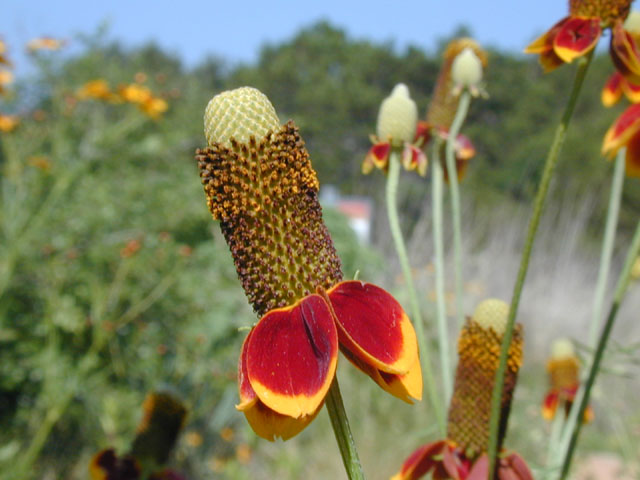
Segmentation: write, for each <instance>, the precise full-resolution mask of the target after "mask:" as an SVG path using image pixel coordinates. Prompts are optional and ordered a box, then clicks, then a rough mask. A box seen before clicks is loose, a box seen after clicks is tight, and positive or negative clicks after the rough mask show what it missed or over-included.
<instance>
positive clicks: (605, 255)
mask: <svg viewBox="0 0 640 480" xmlns="http://www.w3.org/2000/svg"><path fill="white" fill-rule="evenodd" d="M626 152H627V149H626V148H621V149H620V151H619V152H618V156H617V157H616V162H615V167H614V170H613V178H612V180H611V194H610V197H609V208H608V209H607V220H606V224H605V229H604V237H603V240H602V252H601V254H600V267H599V270H598V281H597V283H596V291H595V295H594V299H593V316H592V317H591V325H590V326H589V343H588V345H589V347H592V348H593V347H595V343H596V336H597V334H598V326H599V325H600V316H601V315H602V305H603V303H604V296H605V293H606V291H607V280H608V278H609V269H610V267H611V257H612V255H613V243H614V240H615V238H616V226H617V224H618V213H619V212H620V201H621V199H622V185H623V183H624V158H625V154H626Z"/></svg>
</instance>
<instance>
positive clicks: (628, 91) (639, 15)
mask: <svg viewBox="0 0 640 480" xmlns="http://www.w3.org/2000/svg"><path fill="white" fill-rule="evenodd" d="M624 28H625V30H626V31H627V32H628V33H629V35H630V36H631V38H633V40H634V42H635V44H636V45H639V42H640V12H637V11H632V12H630V13H629V16H627V19H626V20H625V21H624ZM623 94H624V96H626V97H627V99H628V100H629V101H630V102H631V103H638V102H640V84H637V83H633V82H632V81H631V80H630V79H628V78H626V77H625V76H624V75H622V74H621V73H620V72H618V71H615V72H614V73H612V74H611V76H610V77H609V79H608V80H607V82H606V83H605V85H604V88H603V89H602V96H601V98H602V103H603V104H604V106H605V107H610V106H612V105H615V104H616V103H618V101H619V100H620V98H621V97H622V95H623Z"/></svg>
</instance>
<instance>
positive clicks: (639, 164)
mask: <svg viewBox="0 0 640 480" xmlns="http://www.w3.org/2000/svg"><path fill="white" fill-rule="evenodd" d="M625 171H626V174H627V175H629V176H630V177H640V135H634V136H633V137H631V139H630V140H629V142H628V143H627V153H626V156H625Z"/></svg>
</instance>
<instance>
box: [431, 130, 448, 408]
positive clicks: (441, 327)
mask: <svg viewBox="0 0 640 480" xmlns="http://www.w3.org/2000/svg"><path fill="white" fill-rule="evenodd" d="M433 145H434V147H433V150H432V151H433V154H432V156H431V157H432V160H431V162H432V164H433V166H432V167H431V180H432V182H433V184H432V187H431V198H432V201H431V208H432V217H433V248H434V263H435V273H436V319H437V324H438V347H439V352H440V369H441V371H442V389H443V390H444V398H445V399H446V400H447V401H448V400H449V398H451V391H452V389H453V387H452V379H451V377H452V371H451V360H450V358H449V333H448V330H447V306H446V299H445V296H444V240H443V238H442V184H443V172H442V165H441V164H440V155H439V152H440V146H439V145H438V142H434V144H433Z"/></svg>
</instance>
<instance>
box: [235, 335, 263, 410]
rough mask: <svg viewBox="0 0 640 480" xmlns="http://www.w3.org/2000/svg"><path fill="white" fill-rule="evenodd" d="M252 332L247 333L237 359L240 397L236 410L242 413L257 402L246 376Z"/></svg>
mask: <svg viewBox="0 0 640 480" xmlns="http://www.w3.org/2000/svg"><path fill="white" fill-rule="evenodd" d="M252 332H253V330H251V332H249V335H247V337H246V338H245V339H244V342H242V349H241V350H240V358H239V359H238V396H239V397H240V403H239V404H238V405H236V408H237V409H238V410H240V411H244V410H245V409H247V408H249V407H251V406H253V404H255V403H256V402H257V401H258V396H257V395H256V392H255V391H254V390H253V387H252V386H251V382H249V375H248V374H247V344H248V343H249V337H250V336H251V333H252Z"/></svg>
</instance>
